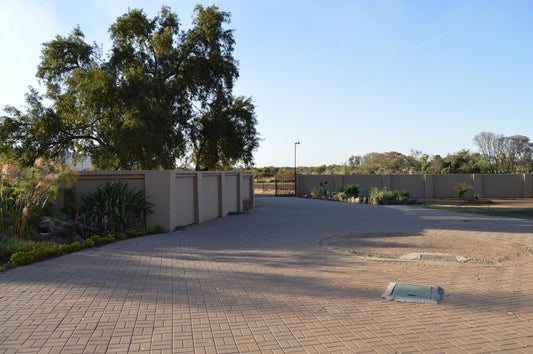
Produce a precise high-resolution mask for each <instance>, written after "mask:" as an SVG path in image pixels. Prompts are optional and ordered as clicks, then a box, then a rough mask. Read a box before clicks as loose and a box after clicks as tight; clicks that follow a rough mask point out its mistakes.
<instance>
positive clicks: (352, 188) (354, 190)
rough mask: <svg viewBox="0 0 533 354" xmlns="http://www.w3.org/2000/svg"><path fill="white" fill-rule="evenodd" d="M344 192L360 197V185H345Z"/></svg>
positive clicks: (347, 194) (349, 195)
mask: <svg viewBox="0 0 533 354" xmlns="http://www.w3.org/2000/svg"><path fill="white" fill-rule="evenodd" d="M344 194H345V195H346V196H347V197H348V198H351V197H358V196H359V185H358V184H351V185H348V186H345V187H344Z"/></svg>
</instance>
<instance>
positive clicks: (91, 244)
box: [85, 239, 94, 248]
mask: <svg viewBox="0 0 533 354" xmlns="http://www.w3.org/2000/svg"><path fill="white" fill-rule="evenodd" d="M91 247H94V241H93V240H91V239H86V240H85V248H91Z"/></svg>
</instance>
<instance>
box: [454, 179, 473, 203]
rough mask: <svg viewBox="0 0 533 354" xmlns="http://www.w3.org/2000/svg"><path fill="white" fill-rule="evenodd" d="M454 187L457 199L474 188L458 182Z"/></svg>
mask: <svg viewBox="0 0 533 354" xmlns="http://www.w3.org/2000/svg"><path fill="white" fill-rule="evenodd" d="M453 188H454V189H455V198H457V199H461V198H462V197H463V195H464V194H465V193H466V192H468V191H469V190H471V189H472V187H471V186H468V185H467V184H466V183H457V184H456V185H455V186H453Z"/></svg>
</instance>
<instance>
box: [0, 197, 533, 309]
mask: <svg viewBox="0 0 533 354" xmlns="http://www.w3.org/2000/svg"><path fill="white" fill-rule="evenodd" d="M265 199H267V201H261V202H260V204H262V205H263V207H262V208H258V210H256V211H254V212H253V213H251V214H249V215H243V216H239V217H235V218H225V219H217V220H215V221H213V222H208V223H206V224H203V225H197V226H194V227H191V228H188V229H187V230H185V231H180V232H174V233H168V234H162V235H152V236H147V237H143V238H139V239H132V240H126V241H121V242H117V243H114V244H110V245H107V246H103V247H101V248H97V249H90V250H86V251H83V252H79V253H75V254H70V255H66V256H63V257H60V258H56V259H52V260H49V261H45V262H42V263H37V264H34V265H29V266H24V267H20V268H15V269H12V270H9V271H7V272H4V273H3V274H0V286H2V287H4V286H9V287H8V288H9V289H10V290H9V293H4V294H3V295H4V298H2V301H7V300H5V299H15V298H16V297H17V288H18V287H19V286H20V288H21V289H22V288H24V289H25V290H26V292H38V291H39V289H42V288H43V285H46V284H51V285H52V287H53V288H54V289H56V290H52V291H51V293H52V295H51V296H53V292H54V291H62V289H76V291H77V292H81V293H83V292H84V291H85V289H98V290H102V291H104V292H105V293H106V294H108V293H112V294H113V295H112V296H117V297H119V299H123V298H124V299H126V298H127V299H128V301H129V300H132V301H139V302H141V301H145V302H148V303H152V304H153V303H155V302H157V301H168V302H169V303H174V301H178V302H180V303H182V305H187V304H188V303H189V302H190V301H192V299H191V298H192V297H194V296H196V297H199V298H198V301H199V302H200V303H201V306H204V307H207V308H208V309H209V306H210V305H209V303H207V304H206V303H205V301H204V300H202V299H210V301H211V300H212V299H214V300H212V301H214V302H215V303H216V304H217V306H225V305H228V306H232V304H235V303H237V304H239V303H250V302H252V303H253V301H256V300H258V299H260V300H261V299H262V300H263V301H266V302H268V303H269V304H270V305H271V307H270V308H271V310H267V309H263V310H262V311H272V309H275V311H282V310H287V311H290V302H291V301H297V302H298V301H300V302H301V301H305V300H304V299H309V300H310V301H312V302H330V301H334V303H333V305H332V306H341V305H340V304H341V303H344V304H348V305H350V306H354V308H357V306H358V305H357V302H360V301H362V302H368V301H374V300H376V301H381V299H380V295H381V293H382V291H384V288H385V287H386V285H387V283H388V282H389V281H391V280H393V279H392V277H391V274H388V273H386V271H387V270H388V269H387V267H388V266H387V265H386V264H380V265H376V263H371V262H367V261H364V260H361V261H359V260H356V259H354V258H353V257H342V256H339V255H337V254H335V253H332V252H329V251H327V250H325V249H323V248H322V247H320V246H319V245H318V241H319V240H320V239H323V238H325V237H328V236H332V235H339V234H347V233H350V232H370V231H371V232H373V233H377V232H380V231H383V232H391V230H393V231H395V232H406V231H410V232H413V233H415V234H416V233H423V232H424V231H425V230H428V229H432V228H435V229H439V230H450V231H457V230H460V231H468V230H476V231H494V230H498V232H499V233H502V234H503V233H505V234H507V235H520V236H524V235H527V236H530V235H531V233H529V231H528V230H531V227H532V225H533V223H532V222H530V221H524V222H521V221H520V222H516V220H513V224H512V225H511V224H509V220H508V219H501V218H496V219H491V218H486V217H479V216H476V215H472V216H470V215H468V219H471V220H474V219H475V218H479V222H478V223H476V224H475V225H474V224H473V222H464V221H461V220H463V219H465V218H466V217H465V215H464V214H461V215H460V217H458V216H457V214H454V213H447V212H442V211H434V210H421V209H418V208H409V207H404V208H400V207H394V208H392V207H379V206H378V207H373V206H362V205H350V204H344V203H333V202H326V201H313V200H298V199H293V200H286V199H285V200H283V201H282V202H278V199H274V198H265ZM258 203H259V202H258ZM317 215H318V216H317ZM280 220H281V223H280ZM502 220H503V221H504V222H502ZM13 285H15V286H13ZM91 293H94V291H93V292H91ZM115 294H116V295H115ZM476 294H477V293H476ZM505 295H508V294H506V293H499V290H495V292H494V293H492V294H491V296H492V297H493V300H492V301H493V306H491V307H489V308H488V309H487V310H486V311H491V312H492V311H503V310H504V309H505V308H506V306H507V305H508V300H507V298H506V296H505ZM91 296H94V295H91ZM96 296H97V295H96ZM482 296H483V294H481V293H480V294H479V295H478V298H477V299H474V300H480V299H481V297H482ZM258 301H259V300H258ZM337 304H339V305H337ZM193 305H194V303H193V304H192V305H191V306H193ZM525 305H527V304H525ZM252 306H253V304H252ZM382 306H386V305H382ZM454 306H457V307H461V306H465V307H468V305H463V303H457V304H455V303H454Z"/></svg>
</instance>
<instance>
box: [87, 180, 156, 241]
mask: <svg viewBox="0 0 533 354" xmlns="http://www.w3.org/2000/svg"><path fill="white" fill-rule="evenodd" d="M81 198H82V200H83V203H84V205H83V206H82V208H81V211H82V218H83V219H84V221H85V224H87V225H89V226H90V227H92V228H93V229H96V230H99V232H100V233H102V234H107V233H124V232H127V231H128V230H129V229H132V228H134V227H135V226H136V225H137V224H138V223H139V222H140V221H141V220H142V219H143V218H144V217H145V215H146V214H147V213H150V212H151V208H152V207H153V204H152V203H150V202H148V201H147V197H146V196H145V195H144V192H143V191H138V192H136V191H135V188H134V189H132V190H128V183H127V182H123V181H119V180H115V181H113V182H110V183H107V184H106V185H104V186H99V187H98V189H97V190H96V191H95V192H94V193H91V194H89V195H86V196H82V197H81Z"/></svg>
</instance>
